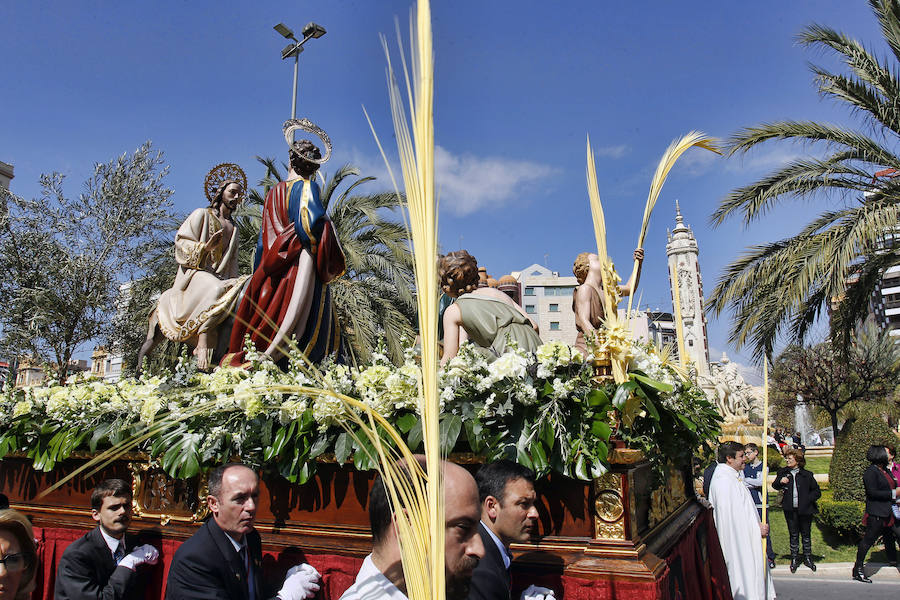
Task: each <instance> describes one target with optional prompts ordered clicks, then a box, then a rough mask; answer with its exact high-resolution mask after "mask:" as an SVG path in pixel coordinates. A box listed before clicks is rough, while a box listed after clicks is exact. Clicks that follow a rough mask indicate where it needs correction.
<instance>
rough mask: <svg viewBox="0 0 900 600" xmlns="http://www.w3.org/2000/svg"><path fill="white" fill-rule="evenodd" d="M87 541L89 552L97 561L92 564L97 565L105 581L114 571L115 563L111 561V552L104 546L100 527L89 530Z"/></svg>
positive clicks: (104, 541)
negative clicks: (89, 544)
mask: <svg viewBox="0 0 900 600" xmlns="http://www.w3.org/2000/svg"><path fill="white" fill-rule="evenodd" d="M88 539H89V540H90V542H91V551H92V552H93V553H94V556H95V557H96V559H97V560H96V562H95V563H94V564H95V565H97V567H98V569H99V571H100V573H101V574H102V575H103V580H104V581H105V580H106V579H108V578H109V576H110V574H112V572H113V571H115V570H116V561H115V559H113V555H112V550H110V549H109V546H107V545H106V539H104V537H103V534H102V533H100V527H95V528H94V529H93V530H91V532H90V533H88Z"/></svg>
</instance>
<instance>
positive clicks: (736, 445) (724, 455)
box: [716, 442, 744, 464]
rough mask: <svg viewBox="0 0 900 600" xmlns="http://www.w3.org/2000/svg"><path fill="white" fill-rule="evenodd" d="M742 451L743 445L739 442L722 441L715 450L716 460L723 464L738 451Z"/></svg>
mask: <svg viewBox="0 0 900 600" xmlns="http://www.w3.org/2000/svg"><path fill="white" fill-rule="evenodd" d="M743 451H744V445H743V444H742V443H740V442H722V443H721V444H719V450H718V451H717V452H716V462H718V463H722V464H725V463H727V462H728V459H729V458H734V457H735V456H737V453H738V452H743Z"/></svg>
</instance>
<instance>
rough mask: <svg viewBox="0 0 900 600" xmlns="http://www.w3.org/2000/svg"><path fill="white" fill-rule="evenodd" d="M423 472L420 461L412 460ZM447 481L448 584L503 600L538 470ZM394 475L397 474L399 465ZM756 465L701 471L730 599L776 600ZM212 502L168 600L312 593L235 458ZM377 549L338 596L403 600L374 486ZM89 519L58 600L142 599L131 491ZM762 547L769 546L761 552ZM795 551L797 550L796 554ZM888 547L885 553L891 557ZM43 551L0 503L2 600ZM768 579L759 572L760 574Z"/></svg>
mask: <svg viewBox="0 0 900 600" xmlns="http://www.w3.org/2000/svg"><path fill="white" fill-rule="evenodd" d="M895 450H896V449H895V447H893V446H888V447H884V446H872V447H871V448H869V450H868V453H867V458H868V460H869V462H870V463H871V464H870V466H869V467H868V469H867V470H866V471H865V473H864V474H863V484H864V486H865V492H866V511H865V512H866V516H865V519H864V525H865V534H864V536H863V538H862V540H861V541H860V543H859V546H858V551H857V557H856V563H855V565H854V567H853V579H855V580H857V581H862V582H867V583H871V579H870V578H868V577H867V576H866V573H865V569H864V562H865V559H866V556H867V554H868V552H869V550H870V548H871V547H872V545H873V544H874V543H875V542H876V541H877V540H878V539H879V538H881V537H883V536H884V537H885V540H886V546H885V547H886V552H887V553H888V558H889V560H890V559H893V561H894V563H895V564H896V549H895V546H894V545H893V543H890V544H889V543H888V542H889V541H890V542H893V541H894V540H898V539H900V488H898V482H900V464H898V463H896V462H894V455H895ZM784 456H785V462H786V465H785V466H784V467H782V468H781V469H779V470H778V472H777V473H776V474H775V479H774V482H773V484H772V486H773V487H774V488H775V489H776V490H778V491H779V492H780V500H779V504H780V505H781V508H782V511H783V514H784V519H785V521H786V523H787V527H788V532H789V544H790V554H791V562H790V571H791V572H792V573H793V572H796V571H797V569H798V568H799V567H800V565H805V566H806V567H807V568H809V569H811V570H812V571H815V570H816V565H815V562H814V561H813V549H812V539H811V533H810V532H811V524H812V518H813V514H814V513H815V511H816V502H817V501H818V500H819V498H820V497H821V491H820V489H819V485H818V483H817V482H816V479H815V477H814V475H813V474H812V473H811V472H810V471H809V470H807V469H806V468H805V467H806V458H805V456H804V453H803V451H802V450H800V449H796V448H789V449H788V450H786V451H785V454H784ZM418 460H420V462H421V463H422V466H423V468H424V459H422V458H419V459H418ZM441 468H442V476H443V480H444V494H445V497H444V511H445V522H446V533H445V567H446V571H445V576H446V586H447V598H449V599H451V600H464V599H467V598H468V599H472V600H494V599H509V598H510V593H511V579H510V567H511V563H512V555H511V553H510V545H511V544H512V543H514V542H525V541H528V540H529V539H530V537H531V536H532V535H533V534H534V533H535V528H536V525H537V519H538V513H537V509H536V508H535V501H536V492H535V487H534V474H533V472H532V471H530V470H529V469H527V468H525V467H523V466H521V465H519V464H517V463H515V462H511V461H506V460H500V461H496V462H493V463H489V464H486V465H483V466H482V467H481V468H480V469H479V470H478V471H477V473H476V474H475V476H474V477H473V476H472V474H470V473H469V471H467V470H466V469H465V468H463V467H461V466H459V465H456V464H453V463H450V462H444V463H442V467H441ZM401 472H402V470H401ZM764 473H765V470H764V469H763V464H762V461H761V460H760V451H759V447H758V446H757V445H756V444H746V445H744V444H741V443H738V442H733V441H729V442H723V443H722V444H721V445H720V446H719V448H718V451H717V456H716V462H715V463H713V464H711V465H710V466H709V467H708V468H707V469H706V471H705V472H704V475H703V489H704V494H705V495H706V497H707V498H708V500H709V502H710V504H711V505H712V507H713V509H714V510H713V518H714V520H715V524H716V529H717V531H718V536H719V542H720V545H721V548H722V553H723V556H724V558H725V563H726V567H727V570H728V576H729V580H730V583H731V590H732V595H733V597H734V598H735V599H744V598H746V599H757V598H766V599H771V598H774V597H775V591H774V586H773V585H772V580H771V575H770V574H769V571H770V570H771V569H772V568H774V567H775V553H774V549H773V548H772V544H771V542H770V541H769V540H768V534H769V525H768V514H767V515H766V519H765V521H764V520H763V518H762V507H763V503H764V502H765V495H764V494H763V489H764V486H765V484H766V482H765V481H764ZM208 489H209V494H208V497H207V505H208V507H209V511H210V518H209V519H208V520H207V521H206V522H205V523H204V524H203V525H202V526H201V527H200V528H199V529H197V531H196V532H195V533H194V534H193V536H191V537H190V538H189V539H188V540H187V541H185V542H184V543H183V544H181V546H179V547H178V549H177V551H176V552H175V554H174V556H173V558H172V561H171V565H169V568H168V574H167V580H166V587H165V598H166V599H167V600H188V599H190V600H197V599H216V600H263V599H268V598H272V599H280V600H300V599H304V598H313V597H315V595H316V592H318V590H319V589H320V584H321V581H320V579H321V578H320V575H319V573H318V572H317V571H316V569H315V568H313V567H312V566H310V565H308V564H299V565H296V566H294V567H292V568H290V569H289V570H288V572H287V575H286V576H285V577H284V579H282V580H279V581H269V580H267V578H266V577H265V576H264V574H263V570H262V543H261V540H260V535H259V533H258V532H257V531H256V528H255V526H254V524H255V520H256V512H257V507H258V500H259V476H258V474H257V472H256V471H254V470H253V469H251V468H249V467H247V466H245V465H243V464H240V463H229V464H225V465H222V466H220V467H217V468H216V469H214V470H213V471H211V472H210V474H209V482H208ZM368 511H369V521H370V526H371V532H372V540H373V545H372V552H371V553H370V554H369V555H368V556H366V558H365V559H364V561H363V563H362V567H361V568H360V570H359V572H358V574H357V576H356V579H355V582H354V583H353V585H352V586H351V587H350V588H349V589H347V590H346V591H345V592H344V594H343V595H342V596H341V599H342V600H363V599H366V598H376V597H377V598H388V599H391V600H405V598H406V597H407V596H406V582H405V578H404V573H403V568H402V561H401V554H400V545H399V544H400V541H399V539H398V530H397V526H396V515H395V514H394V508H393V507H392V506H391V504H390V502H389V501H388V492H387V490H386V487H385V485H384V484H383V482H382V480H381V479H380V478H376V480H375V482H374V484H373V486H372V489H371V492H370V495H369V503H368ZM91 516H92V518H93V520H94V521H95V522H96V524H97V526H96V527H94V528H93V529H91V530H90V531H89V532H88V533H86V534H85V535H84V536H82V537H81V538H79V539H78V540H76V541H74V542H73V543H71V544H70V545H69V546H68V547H67V548H66V550H65V552H64V553H63V555H62V557H61V559H60V561H59V564H58V565H55V569H52V568H51V569H49V571H50V572H53V573H55V581H54V589H55V598H57V599H59V600H86V599H89V598H90V599H94V598H110V599H126V598H143V597H145V593H146V590H147V589H148V588H147V584H146V580H147V577H148V576H149V575H150V572H149V570H150V569H153V568H158V567H155V565H157V563H158V561H159V556H160V555H159V551H158V549H157V548H156V547H154V546H153V545H150V544H142V543H141V542H140V540H139V539H138V538H137V537H136V536H134V535H132V534H131V533H130V532H129V527H130V525H131V519H132V491H131V486H130V484H128V483H127V482H126V481H124V480H121V479H108V480H105V481H103V482H101V483H100V484H99V485H97V487H96V488H95V489H94V490H93V492H92V494H91ZM762 538H766V544H765V547H766V550H767V552H766V554H765V555H764V554H763V544H762V543H761V541H762ZM801 544H802V553H801ZM892 551H893V552H892ZM37 567H38V554H37V550H36V546H35V541H34V535H33V532H32V527H31V523H30V522H29V520H28V519H27V518H26V517H25V516H24V515H22V514H21V513H20V512H18V511H16V510H12V509H9V508H0V600H6V599H8V598H13V599H16V600H24V599H25V598H29V597H30V594H31V592H32V590H33V588H34V580H35V576H36V573H37ZM763 573H766V574H767V575H766V577H765V578H764V577H763V576H762V574H763ZM554 597H555V596H554V591H553V590H550V589H546V588H541V587H537V586H534V585H532V586H529V587H528V589H526V590H525V591H524V592H523V593H522V596H521V598H522V600H549V599H551V598H554Z"/></svg>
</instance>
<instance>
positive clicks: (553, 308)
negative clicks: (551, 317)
mask: <svg viewBox="0 0 900 600" xmlns="http://www.w3.org/2000/svg"><path fill="white" fill-rule="evenodd" d="M550 312H559V304H551V305H550Z"/></svg>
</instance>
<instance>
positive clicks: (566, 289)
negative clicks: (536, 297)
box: [544, 285, 575, 296]
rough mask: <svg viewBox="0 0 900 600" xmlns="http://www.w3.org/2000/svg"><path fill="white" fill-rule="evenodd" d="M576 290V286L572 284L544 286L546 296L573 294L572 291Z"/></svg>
mask: <svg viewBox="0 0 900 600" xmlns="http://www.w3.org/2000/svg"><path fill="white" fill-rule="evenodd" d="M574 290H575V287H574V286H571V285H560V286H553V287H546V288H544V295H545V296H571V295H572V292H573V291H574Z"/></svg>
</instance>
